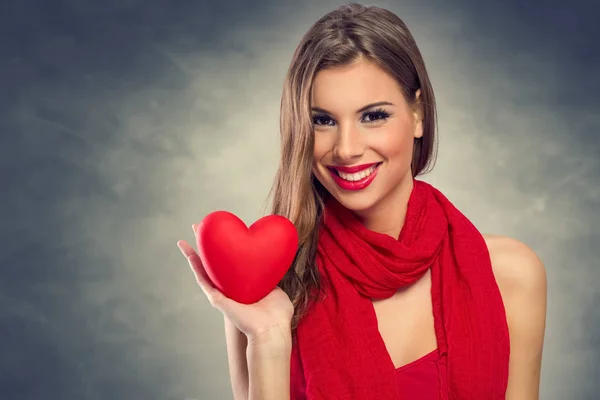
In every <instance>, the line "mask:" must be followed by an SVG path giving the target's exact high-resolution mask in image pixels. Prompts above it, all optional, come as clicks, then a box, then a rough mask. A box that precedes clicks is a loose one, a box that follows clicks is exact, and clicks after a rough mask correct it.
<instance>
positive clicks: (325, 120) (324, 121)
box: [313, 115, 331, 125]
mask: <svg viewBox="0 0 600 400" xmlns="http://www.w3.org/2000/svg"><path fill="white" fill-rule="evenodd" d="M330 121H331V118H329V117H328V116H327V115H315V116H313V124H315V125H329V122H330Z"/></svg>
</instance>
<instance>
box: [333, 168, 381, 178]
mask: <svg viewBox="0 0 600 400" xmlns="http://www.w3.org/2000/svg"><path fill="white" fill-rule="evenodd" d="M375 168H377V164H375V165H373V166H372V167H370V168H367V169H365V170H362V171H360V172H355V173H354V174H347V173H345V172H342V171H340V170H337V173H338V174H339V175H340V177H341V178H342V179H344V180H347V181H352V182H354V181H360V180H361V179H364V178H366V177H367V176H369V175H371V174H372V173H373V171H375Z"/></svg>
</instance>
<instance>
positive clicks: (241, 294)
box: [197, 211, 298, 304]
mask: <svg viewBox="0 0 600 400" xmlns="http://www.w3.org/2000/svg"><path fill="white" fill-rule="evenodd" d="M197 245H198V254H199V255H200V259H201V260H202V263H203V265H204V269H205V270H206V273H207V274H208V277H209V278H210V280H211V281H212V283H213V284H214V285H215V287H216V288H217V289H219V290H220V291H221V292H222V293H223V294H224V295H225V296H227V297H229V298H231V299H233V300H235V301H237V302H239V303H244V304H251V303H255V302H257V301H258V300H260V299H262V298H263V297H265V296H266V295H267V294H269V293H270V292H271V291H272V290H273V289H274V288H275V286H277V284H278V283H279V281H280V280H281V278H283V276H284V275H285V273H286V271H287V270H288V269H289V268H290V266H291V264H292V262H293V261H294V257H295V256H296V251H297V249H298V232H297V231H296V227H295V226H294V224H293V223H292V222H291V221H290V220H288V219H287V218H285V217H282V216H280V215H268V216H265V217H263V218H261V219H259V220H258V221H256V222H255V223H253V224H252V225H251V226H250V228H248V227H247V226H246V224H244V222H243V221H242V220H241V219H239V218H238V217H237V216H235V215H234V214H232V213H230V212H227V211H215V212H213V213H210V214H208V215H207V216H206V217H204V219H203V220H202V222H200V224H199V226H198V228H197Z"/></svg>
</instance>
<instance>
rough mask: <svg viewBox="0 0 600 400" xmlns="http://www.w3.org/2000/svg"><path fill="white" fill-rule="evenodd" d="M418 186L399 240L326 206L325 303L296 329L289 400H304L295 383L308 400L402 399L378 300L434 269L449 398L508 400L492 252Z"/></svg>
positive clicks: (445, 203)
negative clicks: (381, 330)
mask: <svg viewBox="0 0 600 400" xmlns="http://www.w3.org/2000/svg"><path fill="white" fill-rule="evenodd" d="M413 182H414V186H413V190H412V192H411V195H410V199H409V202H408V208H407V214H406V218H405V223H404V226H403V228H402V231H401V233H400V236H399V238H398V240H396V239H394V238H393V237H391V236H389V235H385V234H380V233H377V232H374V231H370V230H368V229H367V228H365V227H364V226H363V225H362V224H361V223H360V222H359V221H358V220H357V219H356V218H355V217H354V214H352V213H351V212H350V211H349V210H347V209H346V208H344V207H342V206H341V205H339V203H337V202H335V201H328V202H327V206H326V210H325V213H324V219H323V223H322V226H321V229H320V233H319V246H318V252H317V265H318V268H319V271H320V272H321V277H322V279H323V284H324V285H325V293H326V297H325V298H324V299H323V300H320V301H318V302H316V303H315V304H313V305H312V306H311V308H310V310H309V312H308V314H307V315H306V316H305V318H303V320H302V321H301V323H300V325H299V326H298V330H297V337H296V338H295V344H294V346H295V347H296V348H295V349H294V351H293V358H292V400H295V399H299V398H300V396H298V395H297V394H296V393H298V389H299V388H298V382H302V386H304V388H303V389H304V390H305V391H306V399H308V400H346V399H347V400H375V399H376V400H395V399H397V398H398V396H399V394H398V390H399V389H398V387H397V383H396V378H395V368H394V365H393V362H392V360H391V358H390V356H389V353H388V352H387V349H386V347H385V344H384V342H383V340H382V338H381V336H380V335H379V332H378V330H377V329H378V328H377V317H376V314H375V310H374V308H373V303H372V299H382V298H388V297H391V296H392V295H393V294H394V293H396V291H397V290H398V289H399V288H401V287H403V286H407V285H410V284H412V283H414V282H415V281H417V280H418V279H419V278H421V277H422V276H423V275H424V273H425V272H426V271H427V270H428V269H429V268H431V281H432V289H431V293H432V299H433V313H434V319H435V321H436V323H435V333H436V337H437V340H438V349H439V351H440V353H441V355H442V356H445V357H447V365H448V368H447V377H445V378H446V380H447V382H448V391H449V393H448V395H449V396H450V398H451V399H453V400H458V399H460V400H497V399H504V394H505V391H506V386H507V380H508V358H509V336H508V326H507V323H506V315H505V311H504V306H503V303H502V299H501V296H500V291H499V289H498V286H497V284H496V280H495V278H494V275H493V272H492V267H491V262H490V257H489V253H488V250H487V246H486V243H485V241H484V240H483V237H482V236H481V234H480V233H479V231H478V230H477V229H476V228H475V226H473V224H471V222H470V221H469V220H468V219H467V218H466V217H465V216H464V215H463V214H462V213H461V212H460V211H458V210H457V209H456V208H455V207H454V206H453V205H452V203H450V201H449V200H448V199H447V198H446V197H445V196H444V195H443V194H442V193H441V192H439V191H438V190H437V189H435V188H434V187H432V186H431V185H429V184H427V183H425V182H423V181H418V180H414V181H413ZM295 366H300V367H299V369H298V368H296V367H295ZM303 389H302V388H300V390H301V391H304V390H303ZM440 395H441V396H442V394H441V393H440ZM441 398H446V395H443V397H441Z"/></svg>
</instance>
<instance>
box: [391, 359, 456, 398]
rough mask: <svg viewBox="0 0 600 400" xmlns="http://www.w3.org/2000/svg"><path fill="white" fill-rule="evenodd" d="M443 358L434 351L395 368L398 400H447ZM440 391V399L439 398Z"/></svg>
mask: <svg viewBox="0 0 600 400" xmlns="http://www.w3.org/2000/svg"><path fill="white" fill-rule="evenodd" d="M445 359H446V358H445V357H440V355H439V352H438V350H437V349H436V350H434V351H432V352H430V353H429V354H426V355H424V356H423V357H421V358H419V359H417V360H415V361H413V362H411V363H408V364H406V365H403V366H401V367H399V368H396V382H397V383H398V388H399V389H400V398H399V400H439V399H446V398H447V395H446V393H447V390H448V389H447V388H446V381H445V377H446V363H445ZM440 391H441V397H440Z"/></svg>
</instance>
